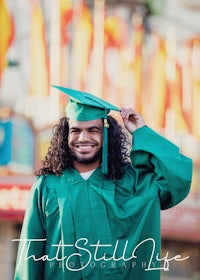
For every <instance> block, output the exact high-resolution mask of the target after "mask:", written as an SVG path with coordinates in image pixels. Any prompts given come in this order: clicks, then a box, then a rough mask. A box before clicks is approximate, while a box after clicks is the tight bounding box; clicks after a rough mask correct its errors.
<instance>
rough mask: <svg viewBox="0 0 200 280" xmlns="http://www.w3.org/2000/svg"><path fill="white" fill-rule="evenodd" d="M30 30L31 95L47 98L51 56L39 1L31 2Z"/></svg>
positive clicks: (33, 0)
mask: <svg viewBox="0 0 200 280" xmlns="http://www.w3.org/2000/svg"><path fill="white" fill-rule="evenodd" d="M31 9H32V13H31V28H30V93H31V95H37V96H47V95H48V93H49V84H50V82H49V55H48V49H47V41H46V35H45V25H44V19H43V14H42V10H41V7H40V5H39V3H38V1H37V0H32V1H31Z"/></svg>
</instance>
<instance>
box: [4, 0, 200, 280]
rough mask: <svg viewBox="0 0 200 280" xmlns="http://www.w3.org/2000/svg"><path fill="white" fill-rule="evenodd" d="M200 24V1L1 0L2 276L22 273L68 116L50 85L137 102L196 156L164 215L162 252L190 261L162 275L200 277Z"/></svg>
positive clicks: (166, 278)
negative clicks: (38, 192)
mask: <svg viewBox="0 0 200 280" xmlns="http://www.w3.org/2000/svg"><path fill="white" fill-rule="evenodd" d="M199 22H200V1H199V0H165V1H164V0H146V1H145V0H143V1H142V0H140V1H139V0H85V1H84V0H51V1H47V0H15V1H12V0H0V275H1V276H0V278H1V279H4V280H11V279H13V272H14V266H15V260H16V252H17V245H18V244H17V242H12V239H15V238H19V234H20V229H21V224H22V220H23V216H24V211H25V208H26V203H27V196H28V194H29V190H30V188H31V185H32V183H33V180H34V176H33V172H34V170H35V169H36V168H38V167H39V165H40V162H41V159H42V158H43V157H44V155H45V153H46V152H47V148H48V144H49V140H50V138H51V135H52V126H53V125H54V124H56V123H57V121H58V119H59V118H60V117H61V116H63V115H64V109H65V104H66V101H67V100H66V96H64V94H62V93H58V91H56V90H54V89H53V88H52V87H50V85H51V84H56V85H61V86H66V87H72V88H75V89H78V90H83V91H87V92H91V93H93V94H95V95H97V96H99V97H102V98H104V99H105V100H107V101H110V102H112V103H113V104H115V105H116V106H120V107H123V106H124V107H127V106H128V107H132V108H135V109H136V110H137V111H138V112H140V113H141V114H142V115H143V116H144V118H145V120H146V122H147V124H148V125H149V126H151V127H152V128H153V129H155V130H156V131H157V132H159V133H161V134H162V135H164V136H165V137H166V138H168V139H169V140H171V141H172V142H174V143H175V144H177V145H179V146H180V148H181V150H182V151H183V153H185V154H186V155H188V156H189V157H191V158H192V159H193V162H194V172H193V182H192V188H191V191H190V193H189V195H188V197H187V198H186V199H185V200H184V202H182V203H181V204H180V205H178V206H176V207H174V208H172V209H169V210H165V211H163V212H162V248H163V249H162V256H165V255H166V253H167V252H169V257H174V256H175V255H181V256H182V257H186V256H189V257H190V258H189V259H187V260H186V261H182V262H177V261H176V262H175V261H174V262H172V263H170V269H169V271H166V272H162V279H163V280H178V279H184V280H186V279H187V280H189V279H191V280H199V279H200V262H199V260H200V24H199ZM116 117H117V116H116Z"/></svg>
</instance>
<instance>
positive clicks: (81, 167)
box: [73, 161, 100, 173]
mask: <svg viewBox="0 0 200 280" xmlns="http://www.w3.org/2000/svg"><path fill="white" fill-rule="evenodd" d="M99 165H100V161H97V162H94V163H89V164H84V163H80V162H77V161H73V167H74V168H75V169H76V170H77V171H78V172H79V173H83V172H88V171H90V170H94V169H96V168H98V167H99Z"/></svg>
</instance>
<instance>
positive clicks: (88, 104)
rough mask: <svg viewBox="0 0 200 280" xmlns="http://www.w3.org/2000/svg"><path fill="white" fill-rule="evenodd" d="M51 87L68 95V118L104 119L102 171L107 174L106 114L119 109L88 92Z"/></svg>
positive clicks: (79, 119) (83, 119) (82, 119)
mask: <svg viewBox="0 0 200 280" xmlns="http://www.w3.org/2000/svg"><path fill="white" fill-rule="evenodd" d="M53 87H55V88H57V89H58V90H60V91H62V92H64V93H65V94H67V95H68V96H69V97H70V99H69V101H68V104H67V107H66V115H67V117H68V118H70V119H73V120H77V121H91V120H96V119H104V135H103V151H102V172H103V173H104V174H108V127H109V125H108V122H107V115H108V113H109V112H110V111H111V110H114V111H120V109H119V108H118V107H116V106H114V105H112V104H110V103H108V102H106V101H104V100H102V99H101V98H98V97H96V96H94V95H92V94H90V93H86V92H82V91H78V90H73V89H70V88H64V87H60V86H55V85H53Z"/></svg>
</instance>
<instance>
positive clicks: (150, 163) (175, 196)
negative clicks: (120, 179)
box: [130, 126, 192, 209]
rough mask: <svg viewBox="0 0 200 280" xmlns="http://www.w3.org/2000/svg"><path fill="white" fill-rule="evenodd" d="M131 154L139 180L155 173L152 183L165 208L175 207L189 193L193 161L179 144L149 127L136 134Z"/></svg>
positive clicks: (162, 206)
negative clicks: (180, 148)
mask: <svg viewBox="0 0 200 280" xmlns="http://www.w3.org/2000/svg"><path fill="white" fill-rule="evenodd" d="M130 157H131V162H132V165H133V168H134V169H135V172H136V174H137V178H138V181H142V180H144V178H145V177H148V175H149V174H151V179H150V180H149V181H148V182H149V185H151V184H153V185H154V183H155V184H156V186H157V188H158V194H159V197H160V204H161V209H167V208H170V207H173V206H174V205H176V204H178V203H179V202H181V201H182V200H183V199H184V198H185V197H186V196H187V194H188V192H189V190H190V185H191V179H192V160H191V159H190V158H188V157H186V156H184V155H182V154H181V153H180V152H179V148H178V147H177V146H176V145H174V144H173V143H171V142H170V141H168V140H167V139H165V138H164V137H162V136H161V135H159V134H157V133H156V132H155V131H153V130H152V129H151V128H149V127H147V126H145V127H142V128H140V129H138V130H136V131H135V132H134V134H133V144H132V151H131V155H130ZM146 175H147V176H146ZM150 181H151V182H150Z"/></svg>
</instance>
